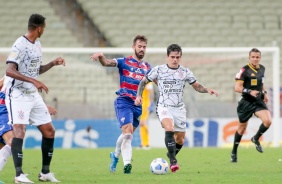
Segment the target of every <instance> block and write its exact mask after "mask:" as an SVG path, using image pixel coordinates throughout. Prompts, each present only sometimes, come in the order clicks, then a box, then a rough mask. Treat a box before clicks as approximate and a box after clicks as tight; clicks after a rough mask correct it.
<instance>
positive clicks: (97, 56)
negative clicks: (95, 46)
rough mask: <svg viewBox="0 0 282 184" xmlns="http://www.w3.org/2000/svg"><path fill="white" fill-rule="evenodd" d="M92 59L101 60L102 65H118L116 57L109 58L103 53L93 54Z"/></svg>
mask: <svg viewBox="0 0 282 184" xmlns="http://www.w3.org/2000/svg"><path fill="white" fill-rule="evenodd" d="M90 59H92V60H93V61H96V60H99V62H100V63H101V65H102V66H107V67H115V66H117V61H116V60H114V59H107V58H106V57H105V56H104V54H103V53H101V52H99V53H95V54H93V55H92V56H91V57H90Z"/></svg>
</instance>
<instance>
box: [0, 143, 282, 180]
mask: <svg viewBox="0 0 282 184" xmlns="http://www.w3.org/2000/svg"><path fill="white" fill-rule="evenodd" d="M112 150H113V149H109V148H107V149H68V150H64V149H55V152H54V156H53V160H52V164H51V171H52V172H53V173H55V176H56V178H57V179H58V180H60V181H62V182H63V183H67V184H76V183H79V184H88V183H89V184H90V183H91V184H92V183H115V184H119V183H121V184H127V183H134V184H135V183H140V184H141V183H146V184H150V183H173V184H175V183H196V184H198V183H199V184H201V183H205V184H206V183H209V184H210V183H226V184H229V183H236V184H237V183H248V184H250V183H256V184H260V183H261V184H266V183H281V181H282V162H281V161H278V159H280V158H282V154H281V148H265V150H264V151H265V152H264V153H259V152H257V151H256V149H255V147H250V148H239V152H238V154H239V155H238V163H230V150H231V149H226V148H222V149H219V148H191V149H190V148H183V149H182V150H181V152H180V153H179V155H177V158H178V162H179V165H180V170H179V171H177V172H176V173H171V171H169V172H168V173H167V174H166V175H154V174H152V173H151V172H150V169H149V166H150V163H151V161H152V160H153V159H154V158H158V157H162V158H165V159H166V160H167V161H168V159H167V158H166V149H151V150H137V149H133V161H132V165H133V168H132V174H123V163H122V157H121V158H120V161H119V163H118V167H117V171H116V173H110V172H109V169H108V166H109V162H110V157H109V153H110V151H112ZM23 162H24V163H23V164H24V167H23V169H24V172H26V173H29V174H30V175H29V179H31V180H33V181H34V182H36V183H39V182H38V179H37V175H38V173H39V171H40V169H41V151H40V150H32V149H27V150H24V161H23ZM14 174H15V171H14V168H13V162H12V157H10V158H9V161H8V163H7V165H6V166H5V168H4V169H3V170H2V172H1V173H0V180H1V181H4V182H5V183H6V184H8V183H12V181H13V178H14Z"/></svg>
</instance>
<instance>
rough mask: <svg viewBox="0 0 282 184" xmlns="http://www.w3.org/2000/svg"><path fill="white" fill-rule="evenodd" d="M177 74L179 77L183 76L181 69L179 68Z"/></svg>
mask: <svg viewBox="0 0 282 184" xmlns="http://www.w3.org/2000/svg"><path fill="white" fill-rule="evenodd" d="M178 75H179V77H180V78H183V72H182V71H180V70H179V71H178Z"/></svg>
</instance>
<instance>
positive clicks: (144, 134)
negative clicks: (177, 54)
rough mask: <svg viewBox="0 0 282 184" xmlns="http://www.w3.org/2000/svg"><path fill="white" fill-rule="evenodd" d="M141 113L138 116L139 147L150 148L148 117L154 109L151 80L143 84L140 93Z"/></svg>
mask: <svg viewBox="0 0 282 184" xmlns="http://www.w3.org/2000/svg"><path fill="white" fill-rule="evenodd" d="M142 99H143V100H142V115H141V118H140V127H139V128H140V141H141V148H143V149H150V139H149V128H148V119H149V116H150V114H151V113H152V112H153V111H154V106H155V105H154V104H155V103H154V85H153V83H152V82H150V83H148V84H147V85H146V86H145V89H144V91H143V93H142Z"/></svg>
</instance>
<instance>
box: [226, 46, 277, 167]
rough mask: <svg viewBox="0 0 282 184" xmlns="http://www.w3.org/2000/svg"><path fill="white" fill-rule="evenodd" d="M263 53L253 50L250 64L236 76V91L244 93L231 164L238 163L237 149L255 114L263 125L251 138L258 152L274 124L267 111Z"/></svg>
mask: <svg viewBox="0 0 282 184" xmlns="http://www.w3.org/2000/svg"><path fill="white" fill-rule="evenodd" d="M260 60H261V52H260V51H259V50H258V49H256V48H253V49H252V50H251V51H250V52H249V63H248V65H246V66H244V67H243V68H242V69H241V70H240V71H239V73H237V74H236V78H235V80H236V83H235V91H236V92H238V93H242V98H241V99H240V101H239V102H238V106H237V114H238V117H239V124H238V128H237V131H236V133H235V135H234V143H233V149H232V152H231V157H230V160H231V162H237V149H238V146H239V144H240V142H241V138H242V136H243V134H244V132H245V130H246V129H247V126H248V121H249V119H250V118H251V117H252V116H253V114H254V115H255V116H256V117H258V118H260V119H261V121H262V124H261V125H260V127H259V130H258V131H257V133H256V135H254V136H253V137H252V138H251V141H252V142H253V143H254V144H255V146H256V149H257V151H258V152H260V153H262V152H263V149H262V147H261V145H260V142H259V138H260V137H261V136H262V134H263V133H264V132H266V131H267V129H268V128H269V127H270V125H271V123H272V119H271V114H270V112H269V110H268V109H267V106H266V103H267V102H268V96H267V92H266V91H265V89H264V84H263V83H264V72H265V67H264V66H263V65H261V64H259V63H260Z"/></svg>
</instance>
